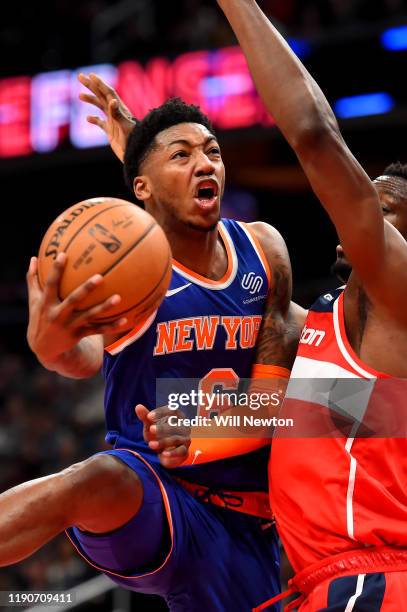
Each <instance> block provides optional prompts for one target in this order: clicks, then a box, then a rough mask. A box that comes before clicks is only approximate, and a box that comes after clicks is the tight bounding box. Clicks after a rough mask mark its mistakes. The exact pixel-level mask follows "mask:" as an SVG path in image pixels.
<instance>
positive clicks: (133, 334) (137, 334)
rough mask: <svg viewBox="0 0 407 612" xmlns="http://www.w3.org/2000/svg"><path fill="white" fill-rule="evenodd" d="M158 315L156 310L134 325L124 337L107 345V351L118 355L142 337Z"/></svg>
mask: <svg viewBox="0 0 407 612" xmlns="http://www.w3.org/2000/svg"><path fill="white" fill-rule="evenodd" d="M156 316H157V310H155V311H154V312H153V313H152V314H151V315H150V316H149V317H148V319H145V320H144V321H142V322H141V323H139V324H138V325H136V327H134V328H133V329H132V330H131V331H129V332H128V333H127V334H126V335H125V336H123V337H122V338H119V340H116V342H113V343H112V344H109V346H105V351H106V352H107V353H109V354H110V355H117V353H120V352H121V351H122V350H123V349H125V348H126V347H127V346H129V345H130V344H133V342H135V341H136V340H138V339H139V338H141V336H143V335H144V334H145V333H146V331H147V330H148V329H150V327H151V325H152V324H153V322H154V320H155V318H156Z"/></svg>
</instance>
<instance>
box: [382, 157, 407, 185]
mask: <svg viewBox="0 0 407 612" xmlns="http://www.w3.org/2000/svg"><path fill="white" fill-rule="evenodd" d="M383 176H399V177H400V178H402V179H404V180H406V181H407V164H402V163H401V162H399V161H398V162H395V163H393V164H390V165H388V166H387V167H386V168H385V169H384V172H383Z"/></svg>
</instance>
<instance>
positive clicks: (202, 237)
mask: <svg viewBox="0 0 407 612" xmlns="http://www.w3.org/2000/svg"><path fill="white" fill-rule="evenodd" d="M218 227H219V226H217V227H216V228H215V229H213V230H211V231H209V232H202V231H199V230H194V229H191V228H186V230H187V231H185V232H182V233H181V232H179V231H176V232H171V230H170V231H166V235H167V238H168V241H169V243H170V246H171V250H172V255H173V258H174V259H175V260H176V261H178V262H179V263H181V264H182V265H184V266H185V267H187V268H189V269H190V270H192V271H193V272H196V273H197V274H200V275H201V276H205V277H206V278H210V279H212V280H219V279H220V278H222V277H223V276H224V274H225V272H226V270H227V267H228V258H227V253H226V250H225V247H224V245H223V241H222V239H221V237H220V235H219V230H218Z"/></svg>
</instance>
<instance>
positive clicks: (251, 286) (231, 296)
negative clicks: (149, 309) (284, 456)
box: [103, 219, 270, 491]
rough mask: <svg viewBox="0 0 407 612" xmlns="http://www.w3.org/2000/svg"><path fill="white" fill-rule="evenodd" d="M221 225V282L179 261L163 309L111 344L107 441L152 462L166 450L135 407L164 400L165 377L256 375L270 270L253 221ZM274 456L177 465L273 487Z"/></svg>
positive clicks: (189, 472)
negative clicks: (156, 446) (153, 441)
mask: <svg viewBox="0 0 407 612" xmlns="http://www.w3.org/2000/svg"><path fill="white" fill-rule="evenodd" d="M219 232H220V236H221V238H222V240H223V244H224V247H225V250H226V252H227V257H228V267H227V271H226V273H225V275H224V277H223V278H221V279H220V280H218V281H213V280H211V279H207V278H205V277H203V276H200V275H199V274H197V273H195V272H193V271H192V270H189V269H188V268H186V267H185V266H183V265H182V264H180V263H179V262H177V261H174V262H173V274H172V279H171V284H170V288H169V290H168V291H167V294H166V297H165V299H164V301H163V302H162V304H161V306H160V307H159V309H158V311H157V312H155V313H154V314H153V315H152V316H150V317H149V319H148V320H147V321H145V322H144V324H143V325H141V326H139V327H137V328H136V329H134V330H133V331H131V332H130V333H129V334H127V335H126V336H125V337H124V338H121V339H120V340H119V341H118V342H116V343H114V344H113V345H111V346H110V347H107V348H106V351H105V357H104V366H103V372H104V377H105V381H106V391H105V413H106V427H107V436H106V440H107V442H108V443H110V444H112V445H113V446H114V447H115V448H131V449H133V450H135V451H137V452H138V453H140V454H142V455H143V456H144V457H145V458H146V459H147V460H148V461H149V462H150V463H154V462H158V457H157V455H156V453H154V452H153V451H151V450H150V449H149V447H148V445H147V444H146V443H145V442H144V439H143V426H142V423H141V422H140V421H139V419H138V418H137V417H136V415H135V406H136V405H137V404H144V405H145V406H146V407H148V408H150V409H153V408H155V407H157V405H163V404H162V403H158V404H157V392H156V381H157V380H162V379H198V380H199V381H200V383H199V384H200V385H202V386H203V387H204V388H211V387H210V385H211V380H213V379H214V378H216V376H217V373H219V372H221V373H222V372H225V371H226V373H227V375H228V376H229V377H231V378H232V379H233V380H234V381H236V380H238V379H240V378H250V374H251V369H252V365H253V363H254V359H255V354H256V340H257V336H258V332H259V329H260V325H261V320H262V315H263V310H264V306H265V302H266V299H267V294H268V290H269V283H270V272H269V268H268V264H267V260H266V258H265V256H264V254H263V252H262V250H261V247H260V245H259V243H258V242H257V240H256V238H255V236H254V234H252V232H251V230H250V229H249V227H248V226H246V225H245V224H243V223H240V222H236V221H232V220H226V219H224V220H222V221H221V222H220V223H219ZM146 265H147V266H148V262H146ZM216 442H217V441H216V439H214V444H216ZM268 458H269V447H268V446H267V447H263V448H260V449H259V450H256V451H253V452H251V453H247V454H245V455H239V456H236V457H230V458H227V459H222V460H218V461H212V462H210V463H206V464H200V465H196V466H195V465H191V466H186V467H180V468H177V469H175V470H171V472H174V473H175V474H176V475H178V476H179V477H182V478H183V479H188V480H190V481H192V482H196V483H199V484H202V485H206V486H216V487H224V488H228V489H230V490H232V489H233V490H246V491H267V490H268V483H267V462H268Z"/></svg>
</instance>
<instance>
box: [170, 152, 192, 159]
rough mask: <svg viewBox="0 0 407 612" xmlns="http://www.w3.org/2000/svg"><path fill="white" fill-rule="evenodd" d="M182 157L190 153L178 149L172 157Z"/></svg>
mask: <svg viewBox="0 0 407 612" xmlns="http://www.w3.org/2000/svg"><path fill="white" fill-rule="evenodd" d="M181 157H188V153H187V152H186V151H177V152H176V153H174V155H173V156H172V157H171V159H180V158H181Z"/></svg>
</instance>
